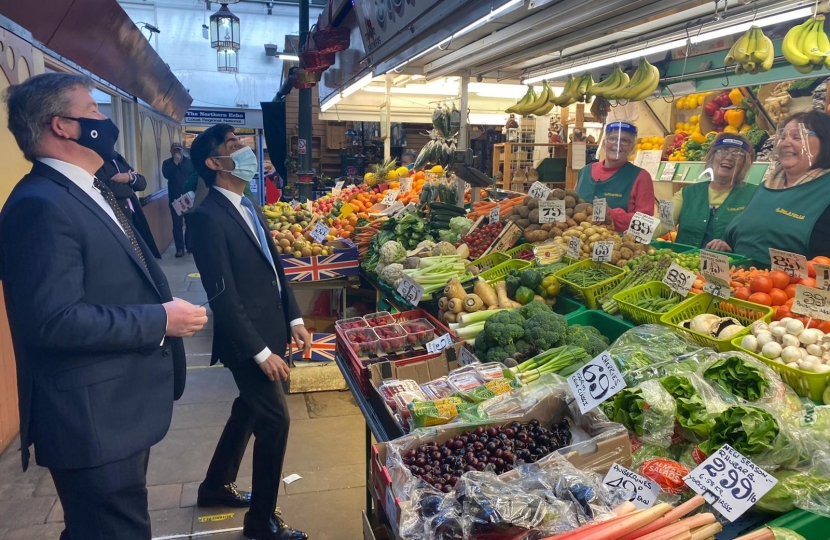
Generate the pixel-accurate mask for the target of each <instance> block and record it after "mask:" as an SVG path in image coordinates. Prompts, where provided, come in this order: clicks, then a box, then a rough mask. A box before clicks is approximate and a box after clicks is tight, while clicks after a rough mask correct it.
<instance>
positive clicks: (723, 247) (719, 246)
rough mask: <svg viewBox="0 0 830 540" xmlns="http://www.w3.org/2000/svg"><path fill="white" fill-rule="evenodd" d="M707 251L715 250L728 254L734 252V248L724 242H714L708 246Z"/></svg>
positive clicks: (716, 240)
mask: <svg viewBox="0 0 830 540" xmlns="http://www.w3.org/2000/svg"><path fill="white" fill-rule="evenodd" d="M706 249H714V250H715V251H726V252H727V253H731V252H732V248H731V247H730V246H729V244H727V243H726V242H724V241H723V240H718V239H715V240H712V241H711V242H709V243H708V244H706Z"/></svg>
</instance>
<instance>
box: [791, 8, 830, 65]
mask: <svg viewBox="0 0 830 540" xmlns="http://www.w3.org/2000/svg"><path fill="white" fill-rule="evenodd" d="M781 50H782V52H783V53H784V58H786V59H787V61H788V62H789V63H790V64H792V65H793V66H794V67H795V69H797V70H798V71H800V72H801V73H810V72H811V71H815V70H819V69H821V68H823V67H825V66H827V67H828V68H830V40H828V38H827V34H825V33H824V15H818V16H816V17H810V18H809V19H807V20H806V21H804V22H803V23H802V24H800V25H798V26H794V27H792V28H790V31H789V32H787V35H786V36H784V42H783V43H782V44H781Z"/></svg>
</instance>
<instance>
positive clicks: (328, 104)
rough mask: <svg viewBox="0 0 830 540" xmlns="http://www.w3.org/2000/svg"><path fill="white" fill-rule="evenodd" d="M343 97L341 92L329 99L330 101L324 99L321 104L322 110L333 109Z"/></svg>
mask: <svg viewBox="0 0 830 540" xmlns="http://www.w3.org/2000/svg"><path fill="white" fill-rule="evenodd" d="M342 99H343V97H342V96H341V95H340V94H339V93H337V94H334V95H333V96H331V97H330V98H329V99H328V101H324V102H323V103H322V104H321V105H320V112H326V111H327V110H329V109H331V108H332V107H334V106H335V105H337V104H338V103H340V100H342Z"/></svg>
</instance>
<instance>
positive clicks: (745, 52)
mask: <svg viewBox="0 0 830 540" xmlns="http://www.w3.org/2000/svg"><path fill="white" fill-rule="evenodd" d="M751 32H752V31H751V30H747V31H746V32H744V35H742V36H741V37H740V38H738V43H737V45H738V46H737V47H736V48H735V51H734V52H733V56H734V57H735V62H737V63H739V64H745V63H747V62H749V53H750V52H752V51H751V50H749V38H750V35H751Z"/></svg>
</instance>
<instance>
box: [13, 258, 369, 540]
mask: <svg viewBox="0 0 830 540" xmlns="http://www.w3.org/2000/svg"><path fill="white" fill-rule="evenodd" d="M172 253H173V252H172V251H170V250H168V252H167V253H165V255H164V259H163V260H162V261H161V264H162V267H163V268H164V271H165V273H166V274H167V278H168V280H169V282H170V286H171V289H172V290H173V294H174V295H175V296H179V297H181V298H184V299H185V300H188V301H190V302H194V303H200V304H201V303H202V302H205V301H206V300H207V297H206V295H205V292H204V289H203V288H202V285H201V282H200V281H199V280H198V279H197V278H192V277H188V274H191V273H193V272H195V271H196V268H195V265H194V264H193V259H192V256H190V255H187V256H185V257H183V258H181V259H175V258H173V256H172ZM212 333H213V330H212V324H211V323H208V325H207V326H206V327H205V329H204V330H202V331H201V332H199V333H198V334H197V335H196V336H194V337H192V338H188V339H187V340H186V342H185V347H186V350H187V361H188V372H187V377H188V378H187V386H186V389H185V393H184V395H183V396H182V398H181V399H180V400H179V401H178V402H176V405H175V408H174V411H173V422H172V425H171V426H170V431H169V433H168V434H167V437H165V438H164V440H162V441H161V442H160V443H159V444H157V445H156V446H155V447H153V449H152V451H151V453H150V467H149V470H148V473H147V484H148V492H149V503H150V515H151V517H152V521H153V537H154V538H159V537H166V536H177V535H188V534H190V533H194V532H201V531H220V530H227V529H235V528H241V527H242V519H243V516H244V514H245V512H244V510H243V511H239V510H238V509H222V508H210V509H199V508H196V489H197V488H198V485H199V482H201V480H202V479H203V477H204V474H205V470H206V468H207V465H208V462H209V460H210V458H211V456H212V454H213V449H214V447H215V445H216V441H217V439H218V437H219V434H220V432H221V430H222V426H224V424H225V421H226V420H227V417H228V414H229V413H230V406H231V402H232V401H233V399H234V398H235V397H236V396H237V394H238V392H237V390H236V386H235V384H234V382H233V378H232V377H231V375H230V373H229V372H228V371H227V370H226V369H224V368H222V367H208V365H209V363H210V349H211V339H212ZM288 406H289V409H290V413H291V433H290V437H289V443H288V452H287V455H286V458H285V466H284V470H283V474H284V476H288V475H290V474H294V473H296V474H299V475H300V476H302V479H301V480H298V481H296V482H294V483H292V484H290V485H287V486H286V485H285V484H283V489H282V491H281V493H280V497H279V501H278V504H279V506H280V508H281V510H282V514H283V516H284V518H285V519H286V521H288V523H290V524H291V525H292V526H294V527H296V528H298V529H300V530H303V531H305V532H307V533H308V535H309V538H311V539H312V540H356V539H359V538H362V528H361V521H360V520H361V517H360V511H361V510H362V509H363V507H364V505H365V500H366V499H365V488H364V486H365V474H366V471H365V463H364V446H363V445H364V433H365V432H364V430H365V423H364V421H363V417H362V416H361V415H360V411H359V410H358V408H357V407H356V406H355V404H354V401H353V400H352V397H351V395H350V394H349V393H348V392H317V393H309V394H292V395H290V396H288ZM252 449H253V443H251V444H250V445H249V448H248V453H247V455H246V456H245V460H244V461H243V465H242V468H241V470H240V472H239V475H240V477H239V480H238V484H239V486H240V488H242V489H249V488H250V485H251V473H252V471H251V451H252ZM62 520H63V511H62V509H61V506H60V502H58V500H57V496H56V494H55V487H54V485H53V484H52V479H51V477H50V476H49V474H48V473H47V471H46V470H45V469H42V468H40V467H37V466H32V467H31V468H30V469H29V470H28V471H27V472H26V473H23V472H22V471H21V469H20V459H19V454H18V452H17V444H16V443H12V445H11V446H10V447H9V449H8V450H6V452H5V453H4V454H3V455H2V456H0V540H56V539H57V538H58V536H59V535H60V532H61V530H63V523H62ZM181 538H187V536H182V537H181ZM197 538H207V539H210V540H214V539H215V540H237V539H242V538H244V537H243V536H242V534H241V532H239V531H231V532H220V533H216V534H211V535H207V536H199V537H197Z"/></svg>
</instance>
